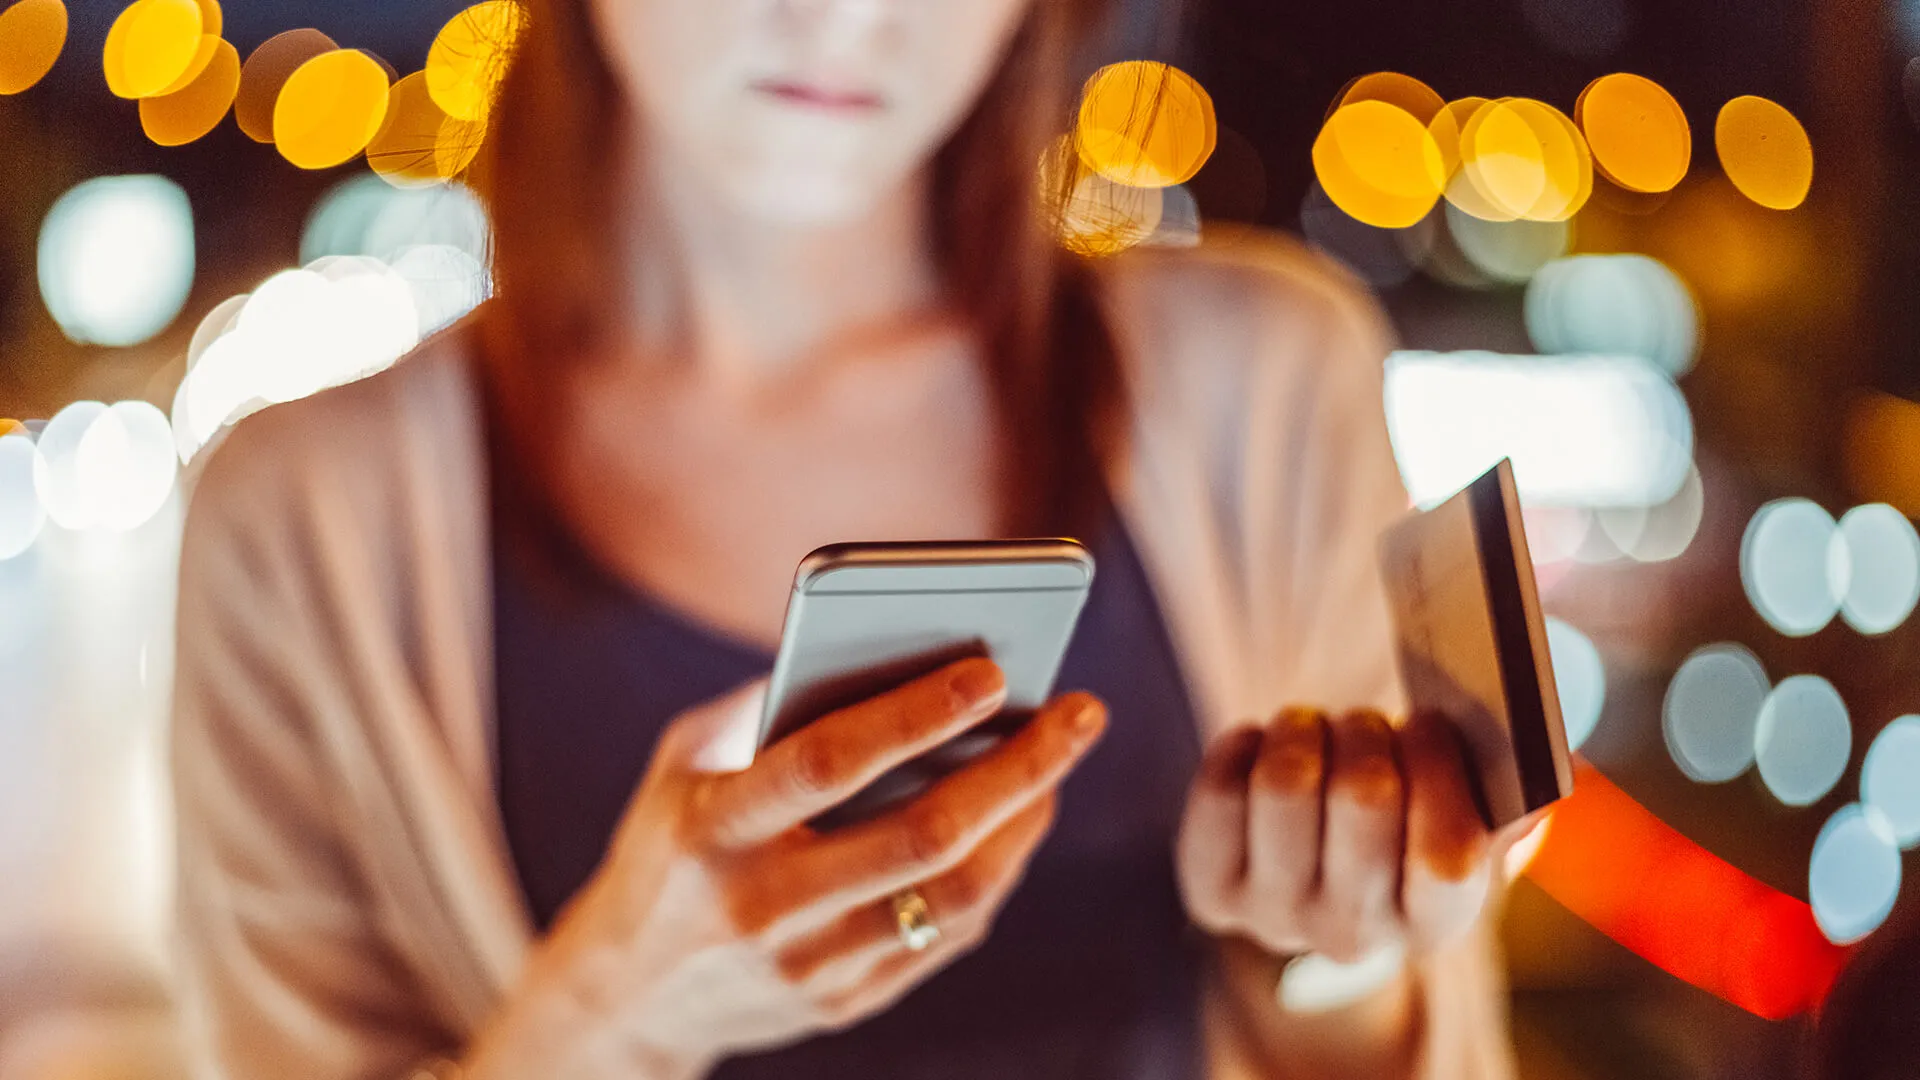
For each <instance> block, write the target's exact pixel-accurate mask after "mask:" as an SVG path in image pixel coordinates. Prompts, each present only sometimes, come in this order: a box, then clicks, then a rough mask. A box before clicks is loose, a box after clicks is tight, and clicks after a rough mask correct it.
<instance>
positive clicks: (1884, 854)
mask: <svg viewBox="0 0 1920 1080" xmlns="http://www.w3.org/2000/svg"><path fill="white" fill-rule="evenodd" d="M1899 897H1900V848H1899V847H1898V846H1897V845H1896V844H1895V843H1894V838H1893V829H1892V827H1891V826H1889V825H1888V824H1887V820H1886V818H1884V817H1883V816H1881V814H1880V812H1879V811H1878V810H1875V809H1873V808H1872V807H1869V806H1862V805H1860V804H1859V803H1849V804H1847V805H1846V806H1843V807H1841V808H1840V809H1839V810H1836V811H1834V814H1833V816H1832V817H1830V818H1828V819H1827V823H1826V824H1825V825H1823V826H1821V828H1820V836H1819V838H1818V839H1816V840H1815V841H1814V842H1813V859H1812V860H1811V862H1810V863H1809V864H1808V867H1807V900H1808V902H1809V903H1810V904H1812V905H1813V917H1814V919H1815V921H1817V922H1818V923H1819V924H1820V930H1821V932H1822V933H1824V934H1826V935H1827V938H1828V939H1829V940H1831V941H1832V942H1834V943H1835V944H1836V945H1846V944H1850V943H1852V942H1855V941H1859V940H1860V939H1861V938H1864V937H1866V936H1867V935H1868V934H1871V933H1873V932H1874V931H1875V930H1877V929H1879V928H1880V924H1881V923H1883V922H1885V921H1886V918H1887V916H1888V915H1890V914H1892V912H1893V905H1894V901H1896V900H1898V899H1899Z"/></svg>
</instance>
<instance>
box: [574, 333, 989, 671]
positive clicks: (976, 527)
mask: <svg viewBox="0 0 1920 1080" xmlns="http://www.w3.org/2000/svg"><path fill="white" fill-rule="evenodd" d="M579 402H580V403H579V405H578V406H577V407H576V410H575V414H574V415H575V421H574V423H573V425H572V426H571V429H570V431H569V432H568V434H567V436H566V439H567V444H566V447H565V452H564V455H563V460H564V461H565V462H566V466H565V469H564V473H565V475H566V476H567V478H568V479H567V481H566V482H565V484H564V489H565V491H566V492H567V501H568V504H569V505H568V507H567V516H568V518H569V519H570V520H569V525H570V526H572V528H573V530H574V531H575V532H576V533H577V534H578V536H579V537H580V540H581V542H582V544H583V546H584V547H585V548H586V549H587V551H588V553H589V554H591V555H592V556H593V557H594V558H595V559H596V560H598V561H599V562H601V563H602V564H603V565H604V566H605V567H606V568H607V569H608V570H609V571H610V572H611V573H613V574H614V575H615V576H616V577H618V578H621V579H623V580H625V581H626V582H627V583H629V584H631V585H635V586H638V587H640V588H643V589H645V590H646V591H648V592H650V593H652V594H653V595H656V596H658V597H660V598H661V599H662V600H664V601H666V602H667V603H669V604H670V605H672V606H674V607H676V608H678V609H680V610H682V611H683V612H685V613H687V614H689V615H691V616H693V617H695V618H697V619H698V620H700V621H702V622H705V623H709V624H712V625H714V626H716V627H719V628H721V629H723V630H725V631H727V632H730V633H732V634H734V635H736V636H738V637H740V638H742V639H744V640H747V641H752V642H756V643H760V644H771V643H773V642H774V641H776V640H777V639H778V635H779V627H780V620H781V617H782V613H783V611H784V607H785V602H786V596H787V592H788V589H789V587H790V586H791V584H792V577H793V571H794V567H795V566H796V565H797V564H798V563H799V561H800V559H801V558H802V557H803V556H804V555H805V554H806V553H807V552H809V551H811V550H813V549H814V548H816V547H819V546H822V545H824V544H830V543H837V542H842V541H849V540H896V539H924V538H941V537H979V536H990V535H994V534H995V533H996V532H997V530H996V528H995V524H996V518H997V516H998V514H997V511H998V505H999V504H998V492H999V490H1000V483H999V480H998V475H999V463H998V461H997V459H996V457H995V453H994V449H993V447H994V445H995V442H996V439H995V432H994V427H993V416H992V410H991V409H990V408H989V406H988V393H987V387H986V386H985V384H984V380H983V379H982V378H981V377H980V375H979V374H978V372H977V368H976V366H975V365H973V364H971V363H968V362H965V358H964V357H957V356H944V355H935V356H931V357H927V356H921V357H911V358H909V357H898V358H894V359H893V360H892V361H888V360H875V361H872V362H869V363H866V364H861V365H854V366H851V367H849V368H845V369H839V370H835V371H831V372H827V373H824V374H822V375H820V376H817V377H810V378H806V379H797V380H794V381H792V382H787V383H774V384H771V385H768V386H764V387H760V388H757V389H755V390H753V391H751V392H747V391H742V390H740V389H738V388H730V387H727V386H724V385H715V384H713V383H711V382H705V381H694V380H684V379H674V378H663V379H657V380H636V381H634V382H630V383H624V384H623V383H614V384H611V385H608V386H606V387H604V388H603V389H602V390H601V391H600V392H598V393H590V394H587V395H585V396H583V397H581V398H580V399H579Z"/></svg>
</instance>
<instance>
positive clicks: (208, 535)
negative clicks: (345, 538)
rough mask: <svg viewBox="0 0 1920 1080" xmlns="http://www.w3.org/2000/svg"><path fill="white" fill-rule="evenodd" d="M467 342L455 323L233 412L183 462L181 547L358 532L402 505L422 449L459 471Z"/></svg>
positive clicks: (471, 418)
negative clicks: (355, 375)
mask: <svg viewBox="0 0 1920 1080" xmlns="http://www.w3.org/2000/svg"><path fill="white" fill-rule="evenodd" d="M468 348H469V347H468V345H467V341H466V331H464V330H462V329H461V328H460V327H455V328H453V329H451V330H449V331H447V332H444V333H442V334H440V335H438V336H436V337H434V338H432V339H430V340H428V341H427V342H426V343H424V344H422V345H421V346H420V347H419V348H417V349H415V350H414V351H413V352H412V353H410V354H408V355H407V356H406V357H404V358H402V359H401V360H400V361H399V362H398V363H396V364H394V365H393V366H392V367H390V368H388V369H386V370H384V371H382V372H379V373H377V374H375V375H371V376H369V377H367V378H364V379H360V380H358V381H356V382H352V383H348V384H346V385H343V386H338V387H334V388H332V389H329V390H325V391H322V392H320V393H318V394H315V395H313V396H311V397H307V398H301V399H299V400H296V401H290V402H286V403H284V404H278V405H271V406H268V407H267V408H265V409H262V410H261V411H259V412H257V413H254V414H253V415H251V416H248V417H246V418H245V419H243V420H241V421H239V422H238V423H237V424H235V425H234V426H233V427H232V428H231V429H229V430H228V431H227V432H225V433H224V435H222V436H221V437H219V439H218V440H217V441H216V442H215V443H213V444H210V445H208V446H207V447H205V448H203V449H202V450H201V452H200V460H196V461H195V463H194V465H193V467H192V468H191V469H190V470H189V475H190V479H189V483H190V502H189V507H188V514H187V535H186V538H185V545H186V551H185V552H184V553H183V554H184V555H185V556H186V557H187V558H188V559H189V560H192V559H193V558H194V556H195V555H196V551H197V549H206V548H222V549H229V550H231V549H232V548H233V547H234V546H235V545H240V546H244V547H256V548H258V547H267V546H272V547H282V546H285V545H290V544H291V545H297V546H302V547H304V546H306V544H308V543H310V542H312V541H313V540H314V538H315V535H316V534H318V533H321V532H325V533H326V534H327V535H330V536H339V535H341V533H342V530H346V529H356V530H360V531H366V530H368V529H370V528H372V527H375V526H377V525H378V524H379V523H380V522H382V521H384V520H390V519H392V518H393V517H394V516H395V515H397V514H399V513H400V512H402V509H403V508H404V507H405V506H406V505H407V499H408V497H410V496H411V495H413V494H415V493H414V492H412V491H410V490H409V489H410V488H413V487H415V486H416V485H415V484H414V483H413V482H412V481H411V477H412V476H413V475H415V474H418V473H419V472H420V470H421V465H422V463H421V462H420V461H419V460H418V459H419V458H420V457H421V455H422V454H423V453H424V454H429V455H437V456H439V457H441V458H443V459H445V460H442V461H441V462H439V463H438V465H439V466H440V470H439V471H441V472H442V474H443V478H444V479H445V480H446V481H447V482H448V483H458V482H460V477H459V472H460V470H459V468H458V467H457V466H458V465H459V464H460V460H461V457H462V456H463V455H462V454H461V450H462V448H463V447H464V446H466V445H467V444H470V443H471V444H474V445H477V443H476V442H475V440H477V437H478V409H477V406H476V404H475V393H474V387H473V375H472V372H471V367H470V362H469V360H468V357H467V353H468ZM465 456H470V455H465ZM428 467H429V468H433V466H432V465H429V466H428ZM474 481H475V482H478V476H477V475H475V476H474Z"/></svg>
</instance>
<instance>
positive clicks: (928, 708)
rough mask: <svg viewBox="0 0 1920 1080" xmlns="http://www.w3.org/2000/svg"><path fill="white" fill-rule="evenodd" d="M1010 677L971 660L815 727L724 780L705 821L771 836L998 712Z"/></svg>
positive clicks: (747, 838) (742, 833)
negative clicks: (1007, 677)
mask: <svg viewBox="0 0 1920 1080" xmlns="http://www.w3.org/2000/svg"><path fill="white" fill-rule="evenodd" d="M1006 695H1007V681H1006V678H1005V677H1004V676H1003V675H1002V674H1001V673H1000V668H999V666H998V665H996V664H995V663H994V662H993V661H991V660H987V659H984V658H981V657H971V658H969V659H966V660H961V661H958V662H956V663H953V664H949V665H948V666H946V667H944V668H941V669H940V670H939V671H936V672H934V673H933V674H931V675H927V676H924V677H922V678H919V679H915V680H914V681H912V682H910V683H908V684H906V685H905V686H902V687H900V688H899V689H897V690H891V691H888V692H887V693H884V694H881V695H879V696H878V697H875V698H871V699H869V700H867V701H863V702H861V703H860V704H858V705H853V706H850V707H848V708H845V709H841V710H838V711H836V712H831V713H828V714H827V715H826V716H823V717H821V718H820V719H818V720H816V721H814V722H813V723H811V724H808V725H807V726H806V727H803V728H801V729H800V730H798V731H796V732H794V733H792V734H791V735H788V736H787V737H786V738H784V739H781V740H780V741H778V742H776V743H774V744H773V745H772V746H770V747H768V748H767V749H766V750H765V752H763V753H762V754H761V755H760V759H759V760H758V761H756V762H754V763H753V766H752V767H751V768H749V769H747V770H746V771H745V772H741V773H737V774H734V775H731V776H726V777H720V778H717V779H716V780H715V781H714V783H713V784H711V785H709V788H708V790H707V792H706V794H705V797H704V802H703V804H702V806H701V808H700V813H699V815H698V820H699V822H700V823H701V825H702V826H703V827H704V828H705V829H706V830H707V833H708V835H709V836H710V837H712V838H713V839H714V840H715V841H716V842H717V843H719V844H720V845H721V846H723V847H735V848H738V847H746V846H750V845H753V844H757V843H761V842H764V841H766V840H769V839H772V838H773V837H775V836H778V835H780V834H781V833H783V832H786V831H787V830H789V829H792V828H794V827H795V826H797V825H800V824H801V823H803V822H805V821H807V820H808V819H809V818H812V817H814V816H816V815H818V814H820V813H821V812H823V811H825V810H828V809H831V808H832V807H833V806H835V805H837V804H839V803H840V802H842V801H844V800H846V799H847V798H849V797H851V796H852V795H854V794H855V793H856V792H858V791H859V790H860V789H861V788H864V787H866V786H867V785H868V784H870V783H872V782H873V781H874V780H876V779H878V778H879V777H880V775H881V774H882V773H885V772H886V771H887V770H888V769H891V768H893V767H894V766H895V765H898V764H900V763H901V762H903V761H908V760H911V759H912V758H914V757H917V756H919V755H920V754H922V753H924V752H926V751H928V750H931V749H933V748H934V747H936V746H938V745H940V744H941V743H943V742H945V741H947V740H948V739H951V738H952V737H954V736H955V735H958V734H960V733H961V732H964V731H966V730H967V729H968V728H970V727H973V726H974V725H975V724H978V723H980V722H981V721H983V720H986V719H987V718H988V717H990V716H992V715H993V714H994V713H996V712H998V711H999V710H1000V706H1001V704H1002V703H1003V702H1004V701H1005V700H1006Z"/></svg>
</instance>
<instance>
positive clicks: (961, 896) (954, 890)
mask: <svg viewBox="0 0 1920 1080" xmlns="http://www.w3.org/2000/svg"><path fill="white" fill-rule="evenodd" d="M947 877H948V881H947V883H946V887H945V888H944V889H943V890H942V891H944V892H945V893H946V894H947V899H948V901H949V902H950V903H951V904H952V905H953V910H954V911H955V912H957V913H966V912H972V911H975V910H977V909H979V908H981V907H983V906H984V905H986V904H987V903H988V902H989V901H990V900H992V899H993V893H994V888H993V886H994V881H993V876H992V875H991V874H990V873H988V871H987V870H986V868H985V867H981V866H975V865H967V866H963V867H961V868H960V869H958V870H955V871H954V872H953V873H951V874H949V875H947Z"/></svg>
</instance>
